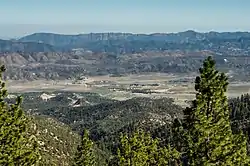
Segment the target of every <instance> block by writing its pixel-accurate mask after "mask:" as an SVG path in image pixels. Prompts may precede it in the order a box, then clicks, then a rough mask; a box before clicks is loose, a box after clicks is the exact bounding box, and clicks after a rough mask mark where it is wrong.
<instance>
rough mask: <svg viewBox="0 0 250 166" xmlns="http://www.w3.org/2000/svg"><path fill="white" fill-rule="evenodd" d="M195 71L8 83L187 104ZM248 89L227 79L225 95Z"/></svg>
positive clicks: (17, 87)
mask: <svg viewBox="0 0 250 166" xmlns="http://www.w3.org/2000/svg"><path fill="white" fill-rule="evenodd" d="M196 75H197V74H190V75H171V74H164V73H148V74H145V75H128V76H122V77H111V76H94V77H88V78H87V77H86V78H84V79H82V80H57V81H55V80H36V81H14V80H10V81H8V82H7V87H8V91H9V92H10V93H11V92H20V93H23V92H41V91H44V92H49V91H71V92H94V93H98V94H100V95H102V96H104V97H107V98H111V99H116V100H126V99H129V98H132V97H151V98H159V97H171V98H174V99H175V101H176V102H177V103H178V104H180V105H182V106H186V104H187V103H186V102H185V101H186V100H191V99H193V98H194V95H195V93H194V83H193V82H194V80H195V76H196ZM248 92H250V82H230V86H229V91H228V96H229V97H237V96H240V95H241V94H244V93H248Z"/></svg>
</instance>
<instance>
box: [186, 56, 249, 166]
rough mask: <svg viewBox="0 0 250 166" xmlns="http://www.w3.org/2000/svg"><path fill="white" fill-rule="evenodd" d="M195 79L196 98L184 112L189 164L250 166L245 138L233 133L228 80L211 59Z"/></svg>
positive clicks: (209, 58) (202, 165)
mask: <svg viewBox="0 0 250 166" xmlns="http://www.w3.org/2000/svg"><path fill="white" fill-rule="evenodd" d="M199 71H200V76H198V77H196V80H195V90H196V91H197V93H196V99H195V100H194V101H193V103H192V106H191V107H190V108H187V109H185V110H184V125H183V127H184V129H185V131H186V132H185V136H186V137H185V138H186V140H187V142H188V143H187V148H185V149H186V150H187V154H186V157H187V158H188V163H189V165H199V166H208V165H209V166H210V165H218V166H221V165H249V164H248V156H247V148H246V139H245V137H244V136H243V135H242V134H235V135H234V134H233V133H232V130H231V126H230V119H229V107H228V102H227V97H226V96H225V92H226V91H227V86H228V79H227V77H226V75H225V74H224V73H219V72H218V71H217V70H216V69H215V61H214V60H213V59H212V58H211V57H208V58H207V59H206V60H205V61H204V63H203V67H202V68H200V70H199Z"/></svg>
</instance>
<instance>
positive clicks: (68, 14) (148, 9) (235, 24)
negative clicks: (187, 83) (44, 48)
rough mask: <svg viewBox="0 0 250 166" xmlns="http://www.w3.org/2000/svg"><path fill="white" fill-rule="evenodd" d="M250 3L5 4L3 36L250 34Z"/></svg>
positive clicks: (80, 0) (29, 0)
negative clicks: (49, 33)
mask: <svg viewBox="0 0 250 166" xmlns="http://www.w3.org/2000/svg"><path fill="white" fill-rule="evenodd" d="M249 9H250V0H0V15H1V17H0V37H17V36H22V35H26V34H30V33H34V32H55V33H67V34H78V33H89V32H107V31H109V32H110V31H113V32H133V33H152V32H178V31H185V30H189V29H191V30H197V31H250V10H249Z"/></svg>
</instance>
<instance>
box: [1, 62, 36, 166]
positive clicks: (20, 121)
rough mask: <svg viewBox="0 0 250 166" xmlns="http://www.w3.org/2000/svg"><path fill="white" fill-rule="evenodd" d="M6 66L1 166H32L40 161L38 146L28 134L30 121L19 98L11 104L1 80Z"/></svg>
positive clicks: (2, 96)
mask: <svg viewBox="0 0 250 166" xmlns="http://www.w3.org/2000/svg"><path fill="white" fill-rule="evenodd" d="M4 71H5V68H4V66H1V68H0V165H3V166H7V165H8V166H16V165H23V166H31V165H34V164H36V163H37V161H38V160H39V153H38V144H37V141H36V138H35V136H34V135H29V134H28V133H27V129H28V127H29V126H28V125H29V120H28V118H27V117H26V116H25V115H24V113H23V111H22V109H21V108H20V104H21V102H22V98H21V97H18V98H17V100H16V103H15V104H9V103H7V102H6V101H5V100H4V99H5V98H6V97H7V95H8V94H7V90H6V88H5V83H4V82H3V81H2V80H1V78H2V73H3V72H4Z"/></svg>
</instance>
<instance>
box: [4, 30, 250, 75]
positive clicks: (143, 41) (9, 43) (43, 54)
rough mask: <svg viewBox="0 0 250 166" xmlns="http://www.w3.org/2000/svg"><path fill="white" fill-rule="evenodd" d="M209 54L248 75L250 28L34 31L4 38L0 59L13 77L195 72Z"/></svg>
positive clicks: (222, 63) (233, 69)
mask: <svg viewBox="0 0 250 166" xmlns="http://www.w3.org/2000/svg"><path fill="white" fill-rule="evenodd" d="M208 55H212V56H214V57H215V59H216V61H217V62H218V65H219V67H220V68H221V69H223V70H224V71H225V72H229V71H230V70H232V71H233V72H234V73H235V76H234V77H233V78H234V79H238V78H237V77H236V76H239V77H241V78H240V79H247V78H249V77H248V76H250V70H248V69H250V56H249V55H250V33H249V32H223V33H218V32H208V33H198V32H194V31H186V32H180V33H170V34H163V33H155V34H130V33H90V34H79V35H60V34H52V33H35V34H32V35H28V36H25V37H22V38H20V39H17V40H0V62H1V63H2V64H5V65H6V66H7V73H6V77H7V78H8V79H14V80H16V79H17V80H23V79H28V80H34V79H44V78H46V79H69V78H71V79H75V78H76V77H78V76H79V75H91V76H93V75H107V74H111V75H113V76H120V75H126V74H129V73H130V74H139V73H145V72H163V73H189V72H196V71H197V70H198V68H199V67H200V65H201V62H202V61H203V59H204V57H206V56H208ZM224 59H226V61H225V60H224ZM230 72H231V71H230Z"/></svg>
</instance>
